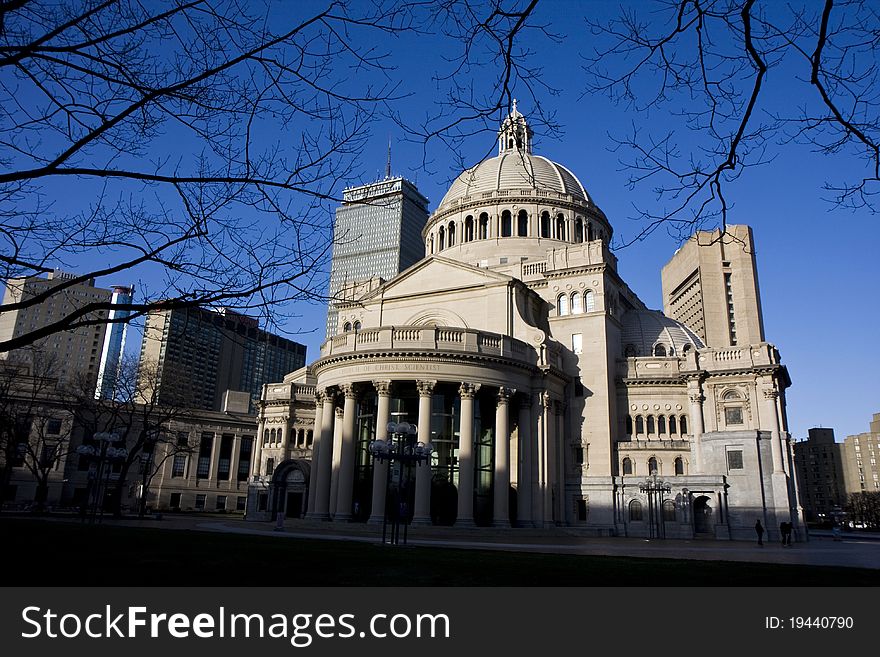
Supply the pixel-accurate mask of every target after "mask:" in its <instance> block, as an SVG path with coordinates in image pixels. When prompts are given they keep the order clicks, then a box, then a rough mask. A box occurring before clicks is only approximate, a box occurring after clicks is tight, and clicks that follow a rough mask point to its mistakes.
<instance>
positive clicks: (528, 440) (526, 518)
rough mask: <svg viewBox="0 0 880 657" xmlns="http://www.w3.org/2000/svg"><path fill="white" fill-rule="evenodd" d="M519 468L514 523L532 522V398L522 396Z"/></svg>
mask: <svg viewBox="0 0 880 657" xmlns="http://www.w3.org/2000/svg"><path fill="white" fill-rule="evenodd" d="M516 432H517V434H518V436H517V437H518V438H519V454H520V463H519V466H520V470H519V476H518V477H517V480H516V524H517V525H519V526H520V527H522V526H531V524H532V400H531V398H530V397H529V396H523V397H522V398H521V399H520V402H519V426H518V427H517V430H516Z"/></svg>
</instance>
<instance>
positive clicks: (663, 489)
mask: <svg viewBox="0 0 880 657" xmlns="http://www.w3.org/2000/svg"><path fill="white" fill-rule="evenodd" d="M639 492H640V493H644V494H645V495H647V496H648V520H649V523H648V527H649V531H650V537H651V538H666V525H665V524H664V519H663V495H664V494H668V493H671V492H672V486H671V485H670V484H669V482H667V481H663V480H662V479H660V478H659V477H658V476H657V473H653V474H651V475H650V476H648V477H646V478H645V481H643V482H642V483H640V484H639Z"/></svg>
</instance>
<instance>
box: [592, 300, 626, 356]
mask: <svg viewBox="0 0 880 657" xmlns="http://www.w3.org/2000/svg"><path fill="white" fill-rule="evenodd" d="M594 310H596V297H595V295H594V294H593V291H592V290H587V291H586V292H584V312H588V313H591V312H593V311H594ZM633 356H635V354H633Z"/></svg>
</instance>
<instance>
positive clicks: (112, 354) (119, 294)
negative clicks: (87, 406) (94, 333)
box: [95, 285, 134, 399]
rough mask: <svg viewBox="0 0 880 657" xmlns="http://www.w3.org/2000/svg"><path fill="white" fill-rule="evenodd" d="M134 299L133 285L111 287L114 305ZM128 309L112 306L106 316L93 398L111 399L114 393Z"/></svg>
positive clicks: (122, 349)
mask: <svg viewBox="0 0 880 657" xmlns="http://www.w3.org/2000/svg"><path fill="white" fill-rule="evenodd" d="M132 299H134V287H127V286H124V285H117V286H116V287H114V288H113V297H112V299H111V301H110V303H111V304H113V305H114V306H119V305H126V304H130V303H131V302H132ZM129 315H131V311H130V310H122V309H120V308H113V309H112V310H111V311H110V314H109V316H108V317H107V320H108V324H107V330H106V331H105V332H104V347H103V349H102V350H101V364H100V367H99V368H98V385H97V387H96V388H95V399H113V397H114V396H115V395H116V384H117V381H118V379H119V371H120V367H121V366H122V354H123V353H124V352H125V336H126V334H127V333H128V322H127V321H124V320H127V319H128V317H129Z"/></svg>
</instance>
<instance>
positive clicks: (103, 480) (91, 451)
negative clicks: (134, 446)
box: [76, 432, 128, 523]
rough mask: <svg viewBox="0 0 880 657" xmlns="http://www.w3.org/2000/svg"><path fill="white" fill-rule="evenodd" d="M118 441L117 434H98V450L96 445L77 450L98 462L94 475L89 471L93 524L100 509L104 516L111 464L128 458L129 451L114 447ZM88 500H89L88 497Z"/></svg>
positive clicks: (81, 447) (78, 452) (81, 446)
mask: <svg viewBox="0 0 880 657" xmlns="http://www.w3.org/2000/svg"><path fill="white" fill-rule="evenodd" d="M118 440H119V434H116V433H106V432H104V433H96V434H95V441H97V443H98V444H99V447H98V448H95V446H94V445H80V446H79V447H77V448H76V453H77V454H79V455H80V456H84V457H86V458H88V459H92V460H94V461H96V462H97V466H96V468H95V471H94V475H93V474H92V471H91V470H89V485H90V487H91V493H92V494H91V495H90V496H89V497H92V500H91V502H89V504H90V505H91V509H90V513H89V520H90V522H92V523H94V522H95V516H97V514H98V509H99V508H100V511H101V517H103V516H104V498H103V496H104V492H105V491H106V488H107V484H108V483H109V481H110V467H109V462H113V461H122V460H124V459H126V458H127V457H128V450H127V449H125V448H124V447H113V443H115V442H117V441H118ZM105 469H106V474H105ZM86 499H87V500H88V497H87V498H86Z"/></svg>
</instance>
